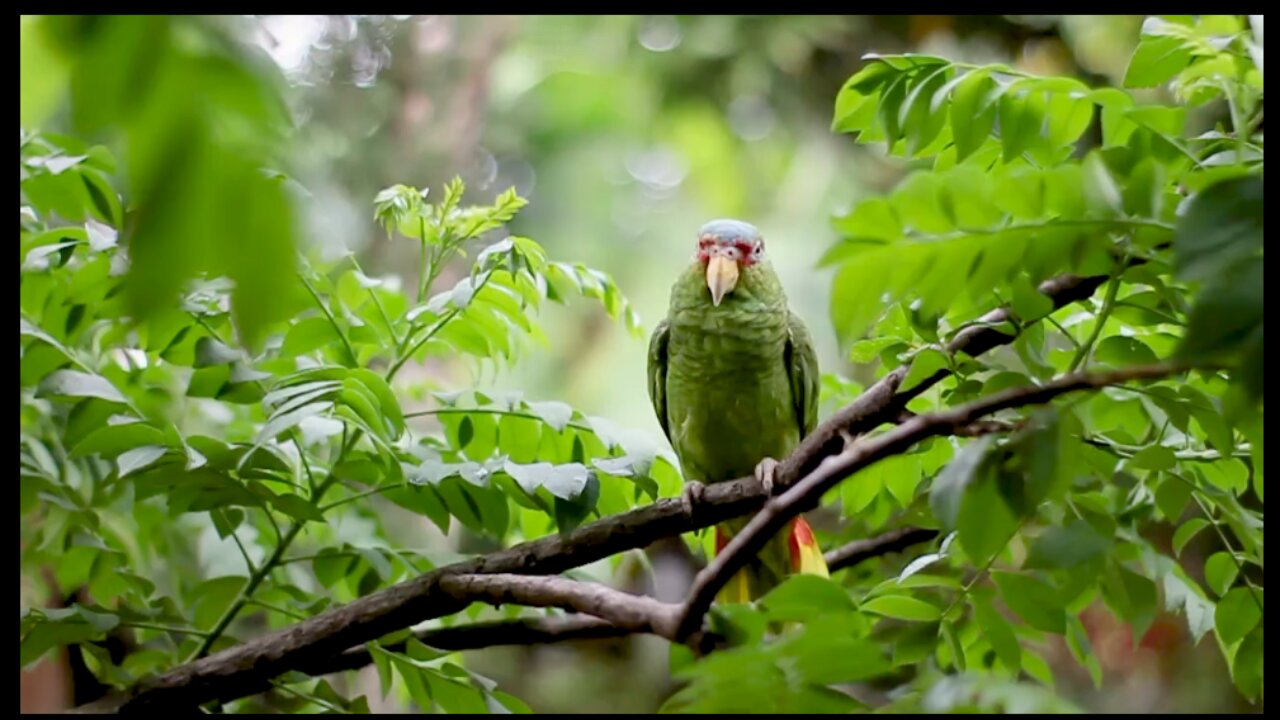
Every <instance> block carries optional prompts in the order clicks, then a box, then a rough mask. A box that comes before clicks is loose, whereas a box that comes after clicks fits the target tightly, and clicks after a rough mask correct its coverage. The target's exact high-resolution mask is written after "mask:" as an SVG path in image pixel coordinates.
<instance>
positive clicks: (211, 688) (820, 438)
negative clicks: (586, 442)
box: [77, 276, 1107, 712]
mask: <svg viewBox="0 0 1280 720" xmlns="http://www.w3.org/2000/svg"><path fill="white" fill-rule="evenodd" d="M1106 280H1107V278H1106V277H1103V276H1099V277H1088V278H1081V277H1077V276H1061V277H1058V278H1054V279H1052V280H1049V281H1047V282H1045V283H1042V284H1041V285H1040V291H1041V292H1043V293H1045V294H1046V295H1048V296H1049V298H1050V299H1051V300H1052V301H1053V303H1054V307H1055V308H1060V307H1063V306H1065V305H1067V304H1070V303H1072V302H1076V301H1078V300H1082V299H1084V298H1087V297H1089V296H1090V295H1091V294H1092V293H1093V292H1094V291H1095V290H1096V289H1097V288H1098V287H1099V286H1100V285H1101V284H1102V283H1103V282H1105V281H1106ZM1009 317H1010V315H1009V312H1008V311H1007V310H1004V309H998V310H994V311H992V312H990V313H987V314H986V315H984V316H983V317H982V318H981V319H980V321H981V322H983V323H998V322H1002V321H1004V320H1007V319H1009ZM1013 339H1014V336H1013V335H1010V334H1007V333H1004V332H1000V331H998V330H996V329H994V328H992V327H985V326H970V327H968V328H965V329H963V330H961V331H960V332H958V333H956V335H955V337H954V338H953V339H952V340H951V342H950V343H948V345H947V348H948V350H950V351H952V352H958V351H963V352H965V353H967V354H969V355H974V356H976V355H979V354H981V353H983V352H985V351H987V350H989V349H991V348H993V347H996V346H998V345H1003V344H1008V343H1010V342H1012V341H1013ZM906 372H907V368H906V367H903V368H898V369H897V370H894V371H893V372H891V373H889V374H888V375H887V376H885V377H884V378H882V379H881V380H880V381H878V382H877V383H875V384H874V385H872V386H871V387H870V388H868V389H867V390H866V391H865V392H864V393H863V394H862V395H861V396H859V397H858V399H857V400H856V401H855V402H853V403H851V404H850V405H849V406H847V407H845V408H844V409H843V410H841V411H839V412H837V413H836V414H835V415H834V416H832V417H831V418H829V419H828V420H827V421H826V422H824V423H822V424H821V425H819V426H818V427H817V428H816V429H815V430H814V432H813V433H811V434H810V435H809V436H808V437H806V438H805V439H804V441H802V442H801V444H800V446H799V447H798V448H797V449H796V451H795V452H793V453H792V454H791V455H790V456H789V457H788V458H787V459H786V460H785V461H784V462H783V463H782V464H781V465H780V466H779V469H778V470H779V471H778V474H777V476H776V477H775V485H776V486H777V487H779V488H785V487H787V486H788V485H790V484H791V483H793V482H794V481H795V479H796V478H799V477H803V476H804V475H807V474H808V473H810V472H812V471H813V470H814V469H816V468H817V467H818V466H819V464H820V463H822V462H823V460H825V459H826V458H829V457H834V456H837V455H839V454H841V453H842V452H843V450H844V440H843V436H842V434H850V433H852V434H862V433H865V432H867V431H868V430H871V429H874V428H876V427H878V426H879V425H881V424H884V423H886V422H892V421H893V420H894V419H895V418H896V417H897V416H898V414H899V413H901V411H902V410H903V409H905V406H906V404H907V402H908V401H910V400H911V399H912V398H914V397H915V396H916V395H918V394H919V393H921V392H924V390H926V389H927V388H929V387H931V386H932V385H934V384H935V383H937V382H938V381H939V380H941V379H942V378H943V377H945V376H946V374H947V372H946V371H945V370H943V371H939V372H938V373H937V374H935V375H934V376H932V377H930V378H927V379H926V380H925V381H924V382H922V383H920V384H919V385H917V386H916V387H914V388H912V389H911V390H910V391H907V392H903V393H898V392H897V389H898V386H899V384H901V382H902V379H903V377H905V375H906ZM913 422H914V421H913ZM902 427H907V425H903V426H902ZM764 499H765V497H764V492H763V490H762V489H761V487H760V485H759V483H757V482H756V480H755V479H754V478H751V477H746V478H740V479H738V480H734V481H731V482H725V483H716V484H714V485H711V486H709V487H707V488H706V492H705V494H704V495H703V498H702V501H701V502H699V503H697V506H696V507H695V508H694V509H693V510H692V511H691V512H688V511H686V510H685V509H684V507H683V505H682V503H681V501H680V500H679V499H676V498H668V499H663V500H658V501H656V502H654V503H652V504H651V505H647V506H645V507H640V508H636V509H634V510H632V511H630V512H627V513H623V514H621V515H616V516H613V517H609V518H604V519H602V520H599V521H597V522H594V523H590V524H587V525H583V526H581V527H579V528H577V529H575V530H574V531H573V532H571V533H568V534H566V535H553V536H549V537H545V538H541V539H538V540H534V541H530V542H526V543H522V544H520V545H517V546H515V547H512V548H509V549H506V550H502V551H499V552H496V553H493V554H491V555H487V556H483V557H477V558H472V559H469V560H465V561H463V562H459V563H455V564H453V565H448V566H445V567H441V568H437V569H435V570H433V571H431V572H428V573H425V574H423V575H420V576H418V577H416V578H414V579H412V580H407V581H405V582H402V583H399V584H397V585H394V586H392V587H389V588H385V589H383V590H380V591H378V592H375V593H373V594H371V595H368V596H365V597H363V598H360V599H358V600H356V601H354V602H351V603H349V604H347V605H344V606H342V607H337V608H334V609H332V610H329V611H327V612H324V613H322V614H320V615H317V616H315V617H312V618H309V619H307V620H305V621H303V622H301V623H298V624H297V625H294V626H291V627H288V628H284V629H281V630H277V631H275V632H272V633H269V634H267V635H263V636H261V637H257V638H254V639H253V640H250V641H248V642H245V643H243V644H241V645H237V646H235V647H232V648H228V649H227V650H223V651H221V652H218V653H215V654H212V655H210V656H208V657H205V658H201V659H200V660H197V661H195V662H192V663H187V664H184V665H181V666H179V667H176V668H174V669H172V670H170V671H169V672H167V673H165V674H164V675H161V676H159V677H157V678H151V679H148V680H144V681H142V682H140V683H139V684H138V685H136V686H134V687H133V688H131V689H130V690H128V691H126V692H124V693H121V694H118V695H114V696H111V697H109V698H107V699H104V700H103V701H100V702H98V703H94V704H91V705H86V706H82V707H81V708H78V709H77V710H78V711H80V712H113V711H117V710H119V711H122V712H127V711H134V710H144V709H164V708H169V709H177V710H190V709H191V708H192V707H193V706H195V705H199V704H202V703H205V702H208V701H211V700H223V701H226V700H232V699H235V698H239V697H244V696H246V695H251V694H254V693H255V692H261V687H262V683H263V680H262V678H267V679H270V678H274V677H277V676H279V675H281V674H283V673H285V672H287V671H289V670H294V669H299V668H303V667H307V666H310V665H312V664H314V663H317V662H321V661H320V660H318V658H332V657H336V656H338V655H342V654H344V651H347V650H348V649H349V648H355V647H357V646H360V645H362V644H364V643H366V642H369V641H371V640H375V639H377V638H379V637H382V636H384V635H386V634H388V633H391V632H395V631H397V630H400V629H402V628H405V627H409V626H412V625H415V624H417V623H420V622H423V621H424V620H430V619H432V618H437V617H442V616H445V615H451V614H453V613H455V612H458V611H460V610H462V609H463V608H465V606H466V603H465V602H464V601H459V600H457V599H456V598H454V597H452V596H450V595H449V594H448V593H446V592H444V591H443V590H442V589H441V587H440V581H441V579H442V578H444V577H446V576H449V575H463V574H486V573H490V574H491V573H519V574H526V575H554V574H558V573H561V572H563V571H565V570H569V569H572V568H575V567H579V566H582V565H586V564H588V563H591V562H594V561H596V560H600V559H603V558H606V557H609V556H610V555H614V554H617V553H620V552H624V551H626V550H632V549H636V548H642V547H645V546H647V545H649V544H650V543H652V542H654V541H656V540H658V539H660V538H663V537H668V536H673V535H679V534H681V533H685V532H690V531H693V530H698V529H701V528H705V527H710V526H712V525H715V524H716V523H719V522H722V521H725V520H729V519H732V518H736V517H741V516H743V515H746V514H749V513H751V512H753V511H755V510H757V509H758V508H759V507H760V506H761V504H762V503H763V502H764ZM350 652H353V653H354V652H359V651H358V650H351V651H350Z"/></svg>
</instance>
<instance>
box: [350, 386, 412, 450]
mask: <svg viewBox="0 0 1280 720" xmlns="http://www.w3.org/2000/svg"><path fill="white" fill-rule="evenodd" d="M350 377H351V378H353V379H354V380H355V381H356V382H359V383H360V384H361V385H363V386H364V388H365V389H366V390H368V391H369V393H370V394H371V395H372V396H373V397H374V398H376V399H377V402H378V407H379V408H380V409H381V410H382V417H383V418H384V419H385V421H386V423H387V425H388V427H389V428H390V430H391V438H392V439H395V438H398V437H400V435H401V434H403V433H404V429H405V428H404V413H403V412H402V411H401V410H400V402H399V401H398V400H397V399H396V396H395V393H393V392H392V391H391V386H390V385H388V384H387V381H386V380H383V379H382V376H381V375H378V374H377V373H375V372H373V371H371V370H366V369H364V368H357V369H355V370H352V371H351V375H350Z"/></svg>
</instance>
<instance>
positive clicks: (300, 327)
mask: <svg viewBox="0 0 1280 720" xmlns="http://www.w3.org/2000/svg"><path fill="white" fill-rule="evenodd" d="M340 342H342V339H341V338H339V337H338V333H337V331H335V330H334V329H333V323H331V322H329V319H328V318H324V317H309V318H303V319H302V320H299V321H298V322H296V323H294V324H293V326H291V327H290V328H289V332H287V333H285V336H284V344H283V345H281V347H280V354H281V355H283V356H285V357H293V356H295V355H302V354H304V353H309V352H311V351H313V350H316V349H317V348H322V347H328V346H331V345H333V344H334V343H340Z"/></svg>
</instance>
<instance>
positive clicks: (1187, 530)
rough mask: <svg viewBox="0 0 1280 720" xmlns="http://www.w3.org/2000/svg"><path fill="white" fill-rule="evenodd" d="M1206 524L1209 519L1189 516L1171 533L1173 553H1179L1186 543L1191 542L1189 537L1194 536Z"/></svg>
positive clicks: (1207, 524) (1206, 525)
mask: <svg viewBox="0 0 1280 720" xmlns="http://www.w3.org/2000/svg"><path fill="white" fill-rule="evenodd" d="M1208 526H1209V521H1208V520H1205V519H1204V518H1191V519H1190V520H1188V521H1186V522H1185V523H1183V524H1182V526H1181V527H1179V528H1178V529H1177V531H1176V532H1174V533H1173V554H1174V555H1181V554H1182V549H1183V548H1185V547H1186V546H1187V543H1189V542H1191V538H1193V537H1195V536H1196V533H1198V532H1200V531H1201V530H1203V529H1205V528H1206V527H1208Z"/></svg>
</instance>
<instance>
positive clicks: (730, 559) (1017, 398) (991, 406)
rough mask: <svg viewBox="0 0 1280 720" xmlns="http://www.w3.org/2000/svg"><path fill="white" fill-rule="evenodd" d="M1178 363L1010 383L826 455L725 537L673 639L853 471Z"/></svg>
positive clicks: (1155, 374) (698, 621)
mask: <svg viewBox="0 0 1280 720" xmlns="http://www.w3.org/2000/svg"><path fill="white" fill-rule="evenodd" d="M1181 369H1182V368H1179V367H1177V366H1173V365H1164V364H1158V365H1140V366H1136V367H1131V368H1125V369H1123V370H1115V371H1112V372H1103V373H1073V374H1071V375H1064V376H1062V377H1059V378H1057V379H1055V380H1053V381H1051V382H1048V383H1045V384H1044V385H1041V386H1038V387H1037V386H1030V387H1017V388H1010V389H1008V390H1005V391H1003V392H999V393H996V394H994V395H991V396H989V397H985V398H982V399H980V400H976V401H974V402H971V403H968V404H966V405H962V406H960V407H958V408H953V409H951V410H944V411H941V412H936V413H930V414H927V415H917V416H915V417H913V418H911V419H910V420H908V421H907V422H905V423H903V424H901V425H899V426H897V427H895V428H893V429H892V430H890V431H888V432H886V433H884V434H882V435H877V436H874V437H870V438H864V439H862V440H859V441H857V442H855V443H853V444H852V445H850V446H849V447H848V448H847V449H845V450H844V451H842V452H841V453H840V454H838V455H836V456H834V457H831V458H827V459H826V460H824V461H823V462H822V463H820V464H819V465H818V467H817V469H815V470H814V471H813V472H811V473H809V474H808V475H806V476H805V478H804V479H803V480H801V481H800V482H798V483H796V484H795V485H794V486H792V487H791V488H790V489H788V490H787V491H786V492H784V493H783V494H782V495H780V496H778V497H776V498H773V499H771V500H769V502H767V503H765V506H764V509H763V510H762V511H761V512H759V513H758V514H757V515H756V516H755V517H753V518H752V519H751V521H750V522H749V523H747V526H746V527H745V528H743V529H742V531H741V532H739V533H738V534H737V535H735V536H734V537H733V539H732V540H730V541H729V544H728V545H727V546H725V548H724V549H723V550H721V551H720V553H719V554H717V555H716V558H715V560H713V561H712V562H711V564H710V565H708V566H707V567H706V568H705V569H704V570H703V571H702V572H700V573H698V577H697V578H696V579H695V580H694V583H693V589H692V590H690V592H689V599H688V601H686V603H685V610H684V615H683V617H682V618H681V620H680V627H679V628H678V629H677V631H676V639H677V641H679V640H683V639H684V638H686V637H689V636H691V635H692V634H693V633H694V632H696V631H697V630H699V629H700V628H701V627H702V621H703V618H704V617H705V616H706V614H707V611H708V610H709V609H710V608H711V602H712V600H713V599H714V598H715V595H716V593H718V592H719V591H720V590H721V588H723V587H724V586H725V585H726V584H727V583H728V582H729V580H730V579H731V578H732V577H733V575H734V574H735V573H736V572H738V571H739V570H741V569H742V567H743V566H744V565H746V563H747V562H748V561H750V559H751V558H752V557H754V556H755V555H756V554H757V553H759V552H760V550H761V549H762V548H763V547H764V545H765V543H767V542H768V540H769V539H770V538H772V537H773V536H774V535H776V534H777V533H778V532H779V531H781V530H782V529H783V527H784V526H785V525H786V524H787V522H789V521H790V520H791V519H792V518H794V517H795V516H796V515H798V514H800V512H801V511H802V510H803V509H804V508H805V507H807V506H808V505H810V504H812V503H813V502H815V501H816V499H817V498H820V497H821V496H822V495H823V493H825V492H827V491H828V490H830V489H831V488H833V487H835V486H836V485H838V484H839V483H840V482H841V481H842V480H844V479H846V478H848V477H849V476H850V475H852V474H853V473H855V472H857V471H858V470H861V469H862V468H865V467H867V466H869V465H872V464H873V463H875V462H877V461H879V460H882V459H884V458H886V457H889V456H891V455H896V454H899V453H902V452H905V451H907V450H908V449H910V448H911V446H913V445H915V444H916V443H918V442H920V441H922V440H925V439H927V438H930V437H934V436H936V435H944V434H949V433H950V432H952V431H953V430H955V429H956V428H959V427H963V426H966V425H968V424H969V423H972V422H973V421H974V420H977V419H979V418H982V417H984V416H986V415H990V414H992V413H994V412H998V411H1000V410H1007V409H1009V408H1014V407H1022V406H1026V405H1040V404H1044V403H1047V402H1049V401H1050V400H1053V399H1054V398H1056V397H1058V396H1059V395H1063V394H1066V393H1069V392H1075V391H1077V390H1087V389H1095V388H1100V387H1105V386H1107V385H1114V384H1117V383H1122V382H1127V381H1130V380H1149V379H1155V378H1162V377H1167V376H1169V375H1172V374H1174V373H1175V372H1178V371H1180V370H1181Z"/></svg>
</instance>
